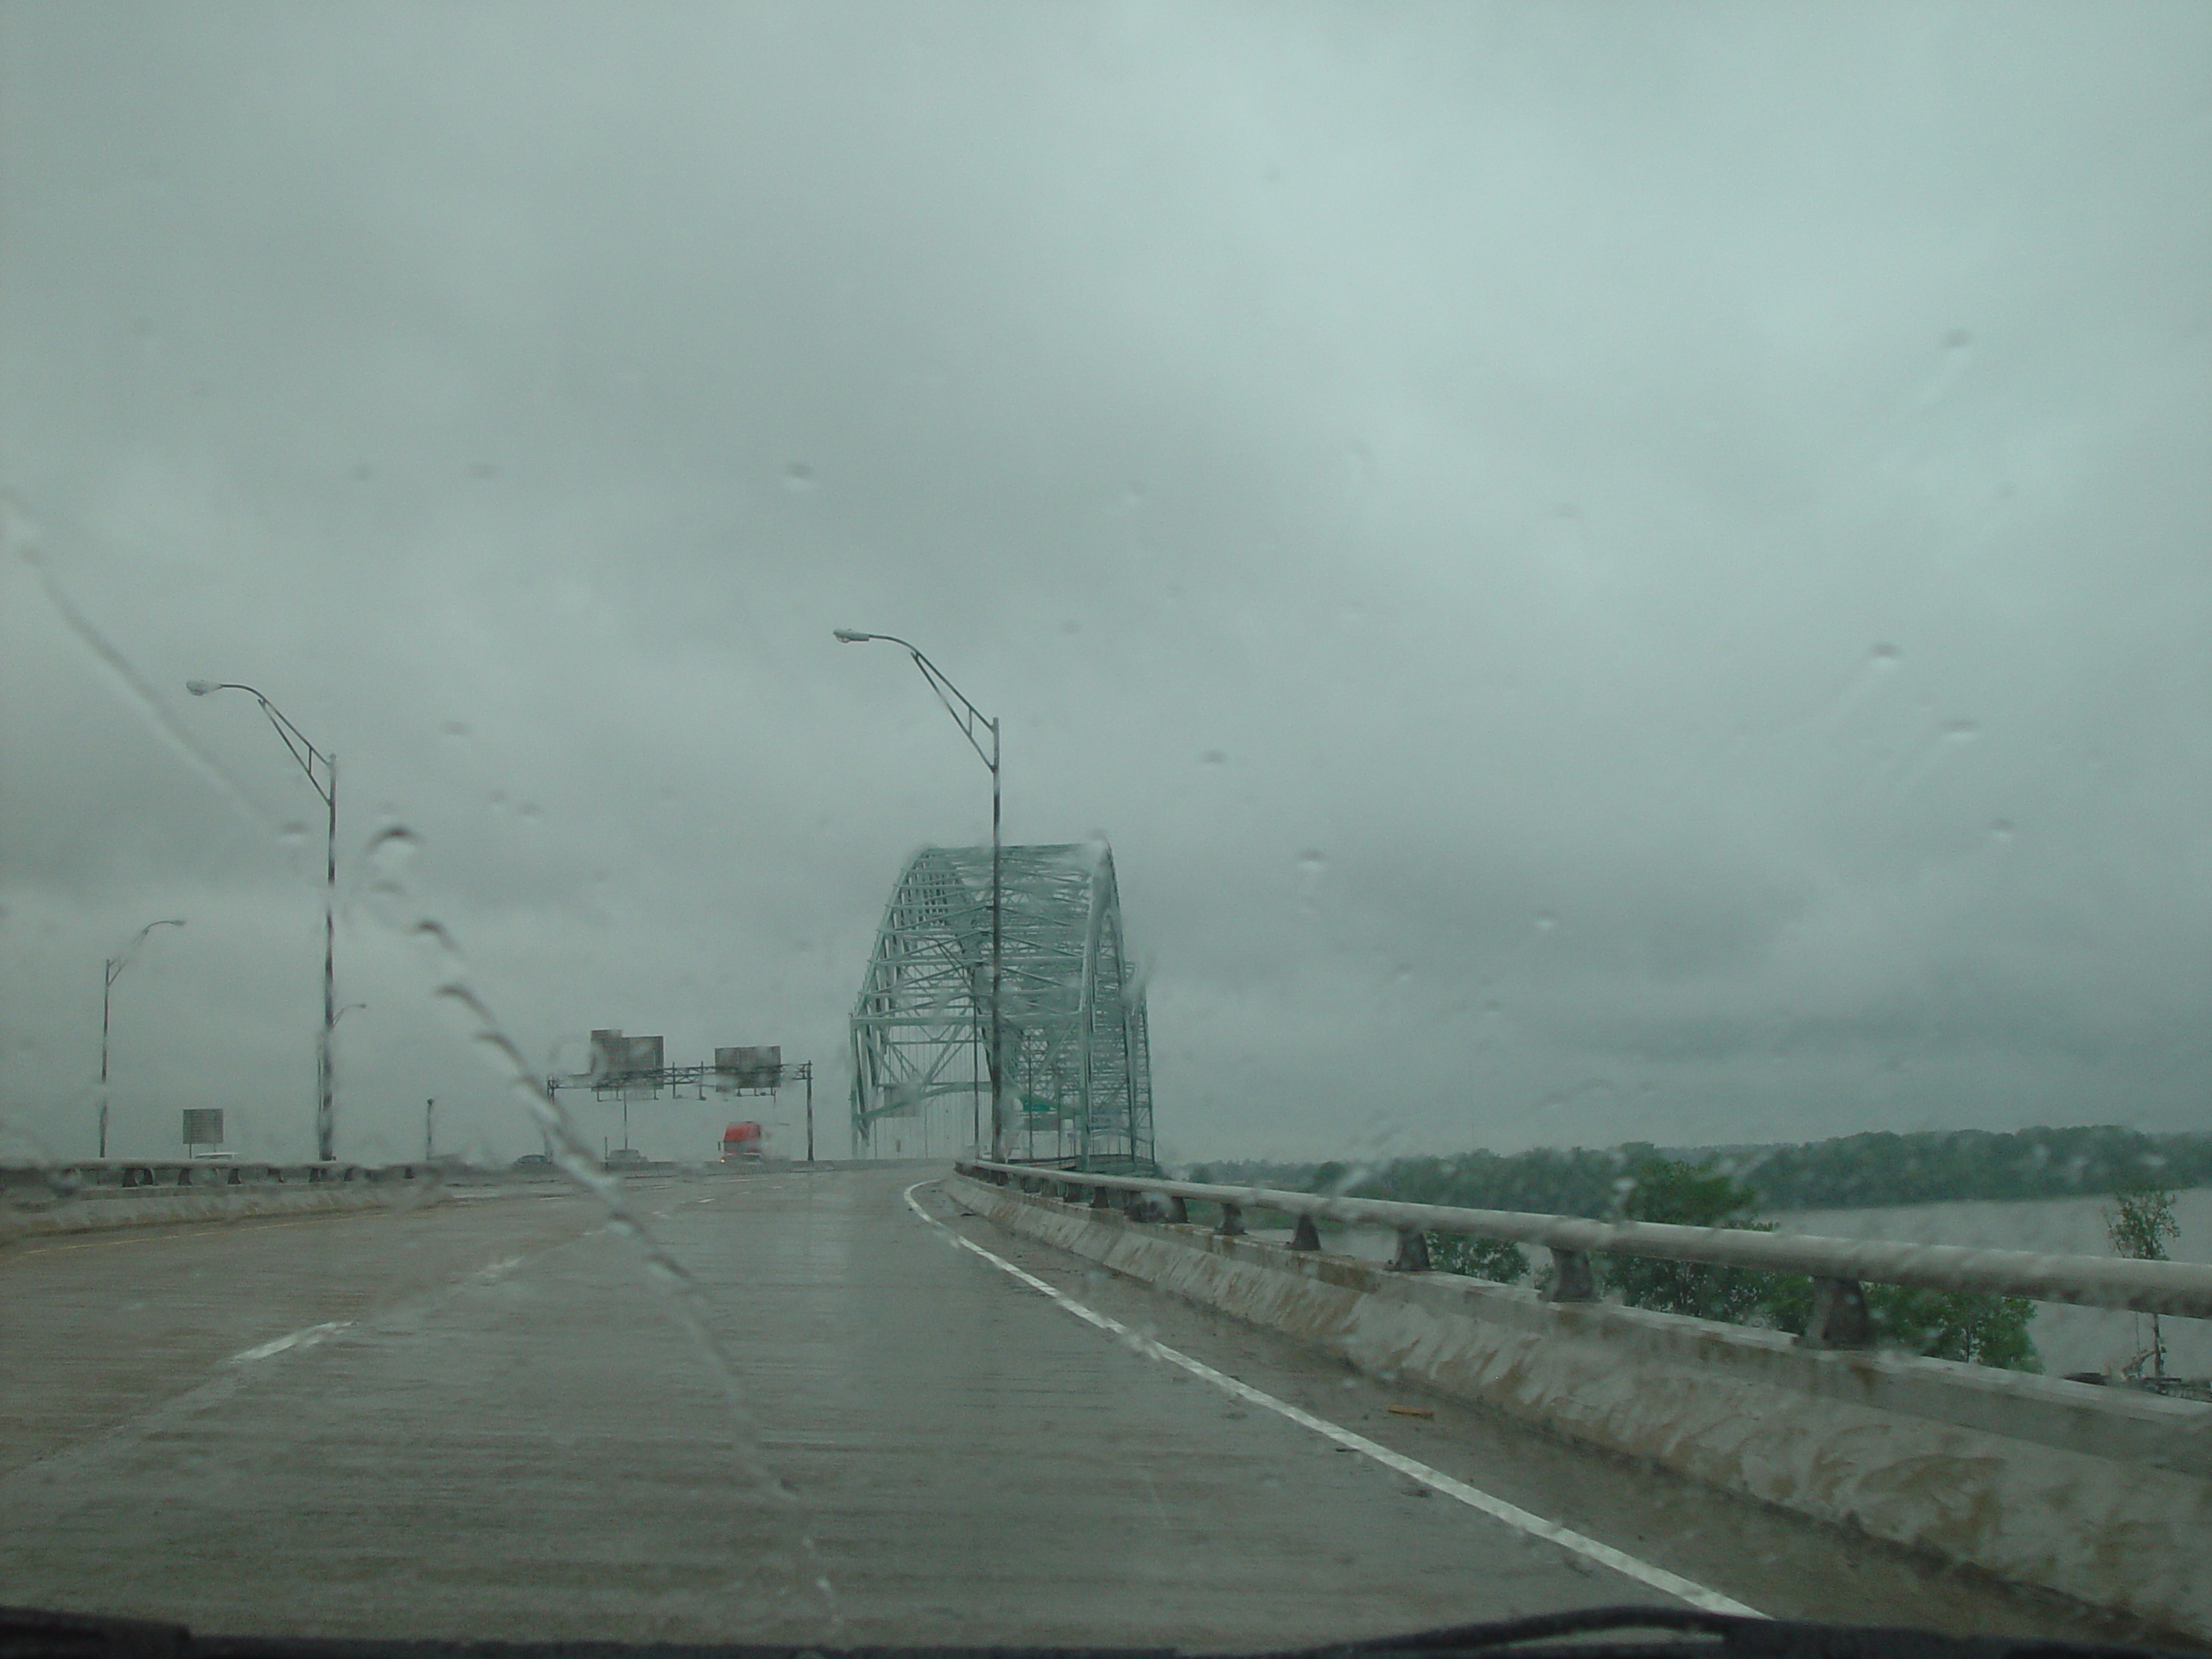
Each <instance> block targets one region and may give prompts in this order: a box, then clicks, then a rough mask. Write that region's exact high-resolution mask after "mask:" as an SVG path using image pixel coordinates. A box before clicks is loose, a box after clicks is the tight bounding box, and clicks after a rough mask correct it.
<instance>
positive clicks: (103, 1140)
mask: <svg viewBox="0 0 2212 1659" xmlns="http://www.w3.org/2000/svg"><path fill="white" fill-rule="evenodd" d="M183 925H184V918H182V917H181V916H179V917H172V918H165V919H163V920H162V921H158V922H149V923H147V924H146V925H145V926H143V927H142V928H140V929H139V930H138V931H137V932H136V933H134V934H133V935H131V938H130V944H126V945H124V947H123V949H122V950H118V951H117V952H116V953H115V954H114V955H113V956H111V957H109V958H108V959H107V983H106V985H105V986H104V987H103V988H101V991H100V1156H101V1157H103V1158H105V1157H106V1156H107V1027H108V1011H109V1008H110V1007H111V1004H112V1003H113V1002H114V1001H115V982H116V980H117V979H118V977H119V976H121V975H122V973H123V970H124V969H125V968H128V967H129V966H130V953H131V952H132V951H134V950H137V948H138V947H139V945H140V944H143V943H144V941H145V938H146V936H147V935H148V934H149V933H150V932H152V931H154V930H155V929H156V928H157V927H182V926H183Z"/></svg>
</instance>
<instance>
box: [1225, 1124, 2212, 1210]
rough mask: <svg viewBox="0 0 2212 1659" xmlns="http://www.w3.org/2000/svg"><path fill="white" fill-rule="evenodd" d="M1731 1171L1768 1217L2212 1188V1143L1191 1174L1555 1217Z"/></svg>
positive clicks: (1845, 1150) (2094, 1141)
mask: <svg viewBox="0 0 2212 1659" xmlns="http://www.w3.org/2000/svg"><path fill="white" fill-rule="evenodd" d="M1662 1158H1663V1159H1666V1160H1669V1161H1674V1162H1679V1163H1683V1164H1688V1165H1691V1166H1698V1167H1701V1168H1705V1169H1709V1170H1714V1171H1717V1172H1719V1173H1723V1174H1726V1175H1728V1176H1730V1177H1732V1178H1733V1179H1735V1180H1737V1181H1738V1182H1740V1183H1741V1184H1742V1185H1745V1186H1746V1187H1748V1188H1749V1189H1750V1190H1751V1192H1753V1193H1754V1194H1755V1198H1754V1202H1755V1204H1756V1205H1758V1207H1759V1208H1762V1209H1764V1210H1765V1211H1770V1212H1771V1211H1779V1210H1846V1209H1864V1208H1868V1207H1871V1206H1874V1205H1903V1204H1941V1203H1948V1202H1953V1201H1956V1200H1960V1199H1967V1198H2097V1197H2102V1196H2104V1195H2106V1194H2108V1193H2112V1192H2121V1191H2131V1190H2134V1189H2138V1188H2142V1187H2148V1186H2157V1187H2164V1188H2166V1189H2168V1190H2170V1191H2180V1190H2183V1189H2184V1188H2188V1187H2192V1186H2204V1185H2212V1135H2207V1134H2177V1135H2148V1134H2145V1133H2144V1132H2143V1131H2142V1130H2139V1129H2129V1128H2120V1127H2118V1126H2116V1125H2109V1124H2107V1125H2100V1126H2094V1127H2089V1128H2032V1129H2016V1130H2012V1131H2010V1132H1992V1131H1988V1130H1981V1129H1956V1130H1929V1131H1923V1132H1918V1133H1915V1134H1910V1135H1894V1134H1890V1133H1886V1132H1882V1133H1875V1134H1868V1135H1843V1136H1840V1137H1839V1138H1837V1139H1834V1140H1830V1141H1808V1142H1804V1143H1802V1144H1798V1145H1789V1146H1768V1147H1723V1148H1711V1147H1696V1148H1692V1149H1689V1150H1688V1151H1678V1152H1662V1150H1661V1149H1660V1148H1659V1147H1656V1146H1652V1145H1650V1144H1649V1143H1646V1142H1642V1141H1630V1142H1629V1143H1628V1144H1626V1145H1624V1146H1619V1147H1536V1148H1535V1149H1533V1150H1531V1151H1528V1152H1517V1153H1511V1154H1499V1153H1495V1152H1485V1151H1482V1150H1479V1149H1478V1150H1477V1151H1473V1152H1467V1153H1461V1154H1457V1155H1456V1156H1452V1157H1443V1158H1396V1159H1392V1160H1389V1162H1387V1163H1381V1164H1376V1165H1374V1166H1365V1167H1361V1166H1351V1165H1347V1164H1344V1163H1339V1162H1331V1163H1319V1164H1315V1163H1282V1162H1268V1161H1262V1160H1243V1161H1232V1162H1222V1163H1213V1164H1207V1165H1203V1166H1198V1168H1194V1169H1193V1170H1192V1172H1191V1177H1192V1179H1194V1180H1220V1181H1228V1182H1233V1183H1236V1184H1238V1185H1243V1184H1247V1183H1249V1184H1252V1185H1266V1186H1276V1187H1284V1188H1288V1189H1290V1190H1292V1191H1295V1192H1345V1193H1356V1194H1357V1195H1358V1196H1360V1197H1362V1198H1395V1199H1399V1200H1402V1201H1403V1202H1406V1203H1409V1204H1454V1205H1465V1206H1467V1207H1469V1208H1471V1209H1477V1210H1528V1211H1540V1212H1542V1213H1544V1214H1548V1215H1568V1216H1592V1217H1607V1216H1616V1215H1618V1214H1620V1213H1621V1209H1620V1206H1621V1204H1622V1202H1623V1199H1624V1196H1625V1194H1626V1192H1627V1191H1628V1189H1629V1187H1630V1185H1632V1184H1633V1182H1634V1179H1635V1173H1634V1172H1635V1171H1636V1170H1637V1169H1638V1168H1639V1167H1641V1166H1643V1165H1645V1164H1649V1163H1651V1162H1653V1161H1655V1160H1660V1159H1662Z"/></svg>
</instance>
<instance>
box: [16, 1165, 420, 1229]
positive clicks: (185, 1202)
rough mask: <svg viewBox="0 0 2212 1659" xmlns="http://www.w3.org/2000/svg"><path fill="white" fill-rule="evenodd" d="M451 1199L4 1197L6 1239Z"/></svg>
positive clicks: (171, 1190) (218, 1191) (259, 1189)
mask: <svg viewBox="0 0 2212 1659" xmlns="http://www.w3.org/2000/svg"><path fill="white" fill-rule="evenodd" d="M446 1197H447V1193H446V1190H445V1187H444V1186H443V1185H442V1183H440V1182H437V1181H435V1180H414V1181H405V1182H384V1181H343V1182H340V1181H328V1182H317V1183H315V1185H298V1186H290V1185H265V1186H234V1187H220V1186H207V1187H99V1188H86V1189H85V1190H83V1191H81V1192H76V1193H73V1194H71V1195H68V1196H67V1197H60V1198H53V1199H52V1200H51V1201H50V1202H44V1203H41V1202H35V1201H32V1200H30V1199H29V1198H27V1197H26V1196H25V1195H24V1194H22V1193H21V1192H11V1193H10V1195H9V1197H8V1200H7V1201H6V1202H5V1203H0V1244H7V1243H12V1242H14V1241H15V1240H16V1239H22V1238H41V1237H49V1236H53V1235H54V1234H57V1233H87V1232H99V1231H104V1230H107V1229H110V1228H118V1227H161V1226H175V1225H177V1224H181V1223H186V1222H211V1221H237V1220H242V1219H245V1218H247V1217H254V1216H299V1215H337V1214H341V1213H343V1212H346V1211H360V1210H411V1209H414V1208H416V1206H418V1205H425V1204H436V1203H438V1202H440V1201H441V1200H442V1199H443V1198H446Z"/></svg>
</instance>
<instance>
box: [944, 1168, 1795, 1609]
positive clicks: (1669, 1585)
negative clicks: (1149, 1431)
mask: <svg viewBox="0 0 2212 1659" xmlns="http://www.w3.org/2000/svg"><path fill="white" fill-rule="evenodd" d="M926 1185H928V1183H927V1182H926V1181H916V1182H915V1183H914V1185H912V1186H910V1187H908V1188H907V1189H906V1207H907V1208H908V1209H909V1210H912V1211H913V1212H914V1213H915V1214H916V1215H918V1216H919V1217H921V1218H922V1219H923V1220H924V1221H925V1222H926V1223H928V1224H930V1225H931V1226H932V1227H934V1228H936V1229H938V1231H940V1232H942V1233H944V1235H945V1236H946V1237H948V1238H950V1239H951V1240H952V1242H953V1243H956V1244H957V1245H959V1246H960V1247H961V1248H962V1249H967V1250H973V1251H974V1252H975V1253H976V1255H980V1256H982V1258H983V1260H984V1261H986V1262H989V1263H990V1264H991V1265H992V1266H993V1267H995V1268H999V1269H1000V1270H1001V1272H1005V1273H1010V1274H1013V1275H1014V1277H1015V1278H1017V1279H1019V1280H1020V1281H1021V1282H1022V1283H1023V1284H1025V1285H1027V1286H1028V1287H1030V1289H1032V1290H1033V1291H1036V1292H1037V1293H1038V1294H1040V1295H1044V1296H1048V1297H1050V1298H1051V1299H1052V1300H1053V1301H1055V1302H1057V1303H1058V1304H1059V1305H1060V1306H1062V1307H1064V1308H1065V1309H1066V1310H1067V1311H1068V1312H1069V1313H1072V1314H1074V1315H1075V1316H1076V1318H1077V1319H1081V1320H1083V1321H1084V1323H1085V1324H1087V1325H1096V1326H1097V1327H1098V1328H1099V1329H1100V1330H1101V1331H1105V1332H1111V1333H1112V1334H1113V1335H1115V1336H1117V1337H1119V1338H1122V1341H1124V1342H1126V1343H1128V1344H1129V1345H1130V1346H1132V1347H1134V1348H1135V1349H1136V1350H1137V1351H1139V1352H1141V1353H1142V1354H1145V1355H1146V1356H1147V1357H1150V1358H1153V1359H1157V1360H1161V1361H1164V1362H1165V1363H1167V1364H1170V1365H1176V1366H1179V1367H1181V1368H1182V1369H1183V1370H1186V1371H1188V1372H1189V1373H1190V1374H1191V1375H1192V1376H1195V1377H1198V1378H1199V1379H1200V1380H1202V1381H1204V1382H1207V1383H1212V1384H1213V1385H1214V1387H1216V1388H1217V1389H1221V1390H1222V1391H1223V1392H1224V1393H1225V1394H1230V1395H1235V1396H1236V1398H1237V1399H1239V1400H1242V1401H1244V1402H1247V1403H1248V1404H1250V1405H1255V1406H1263V1407H1265V1408H1267V1409H1268V1410H1269V1411H1272V1412H1274V1413H1275V1414H1277V1415H1279V1416H1283V1417H1287V1418H1289V1419H1290V1421H1292V1422H1294V1423H1296V1424H1297V1425H1298V1426H1299V1427H1300V1428H1310V1429H1312V1430H1313V1432H1314V1433H1316V1434H1319V1435H1320V1436H1321V1437H1322V1438H1323V1439H1324V1440H1333V1441H1335V1442H1336V1444H1338V1446H1343V1447H1344V1449H1345V1450H1346V1451H1349V1452H1358V1453H1359V1454H1360V1455H1361V1456H1363V1457H1367V1458H1372V1459H1374V1460H1375V1461H1376V1462H1377V1463H1379V1464H1381V1465H1383V1467H1384V1468H1386V1469H1392V1470H1395V1471H1397V1472H1398V1473H1399V1474H1402V1475H1404V1476H1406V1477H1407V1478H1408V1479H1412V1480H1417V1481H1419V1482H1420V1483H1421V1484H1422V1485H1424V1486H1426V1487H1427V1488H1428V1489H1429V1490H1430V1491H1436V1492H1441V1493H1443V1494H1444V1496H1445V1497H1453V1498H1457V1499H1459V1502H1460V1503H1465V1505H1466V1506H1467V1507H1468V1508H1469V1509H1471V1510H1481V1511H1482V1512H1483V1513H1484V1515H1487V1516H1490V1517H1491V1519H1492V1520H1495V1521H1503V1522H1505V1524H1506V1525H1507V1526H1509V1527H1513V1528H1516V1529H1519V1530H1520V1531H1522V1532H1525V1533H1527V1534H1529V1536H1531V1537H1534V1538H1541V1539H1542V1540H1543V1541H1545V1542H1547V1543H1551V1544H1557V1545H1558V1546H1559V1547H1560V1548H1561V1549H1566V1550H1571V1551H1573V1553H1574V1554H1577V1555H1580V1556H1582V1557H1583V1558H1584V1559H1586V1560H1592V1561H1595V1562H1597V1563H1598V1564H1599V1566H1600V1567H1611V1569H1612V1570H1613V1571H1614V1572H1616V1573H1619V1574H1621V1575H1622V1576H1623V1577H1624V1578H1630V1579H1634V1580H1636V1581H1637V1583H1638V1584H1643V1585H1648V1586H1650V1587H1651V1588H1652V1589H1654V1590H1660V1591H1663V1592H1666V1593H1667V1594H1668V1595H1670V1596H1673V1597H1675V1598H1676V1599H1678V1600H1681V1601H1686V1602H1688V1604H1689V1605H1691V1606H1693V1607H1697V1608H1701V1609H1703V1610H1704V1611H1707V1612H1708V1613H1733V1614H1735V1615H1737V1616H1738V1618H1766V1617H1767V1615H1766V1614H1764V1613H1762V1612H1761V1611H1759V1610H1758V1608H1756V1607H1748V1606H1745V1605H1744V1604H1743V1603H1742V1602H1740V1601H1737V1600H1735V1599H1732V1597H1728V1596H1724V1595H1722V1594H1721V1593H1720V1592H1719V1591H1718V1590H1708V1589H1707V1588H1706V1587H1705V1586H1703V1585H1701V1584H1699V1583H1696V1582H1694V1580H1689V1579H1686V1578H1683V1577H1681V1575H1680V1574H1678V1573H1669V1572H1668V1571H1667V1569H1666V1568H1664V1567H1654V1566H1652V1565H1651V1563H1650V1562H1649V1561H1641V1560H1637V1558H1636V1557H1635V1556H1633V1555H1630V1554H1624V1552H1622V1551H1620V1550H1618V1549H1615V1548H1613V1547H1612V1546H1611V1544H1601V1543H1599V1541H1597V1540H1596V1539H1595V1538H1586V1537H1585V1536H1583V1535H1582V1534H1580V1533H1579V1532H1576V1531H1574V1530H1573V1529H1571V1528H1567V1527H1562V1526H1560V1524H1558V1522H1553V1521H1547V1520H1545V1519H1544V1517H1543V1516H1541V1515H1535V1514H1531V1513H1530V1512H1529V1510H1524V1509H1522V1507H1521V1506H1520V1505H1519V1504H1517V1503H1507V1502H1506V1501H1505V1500H1504V1499H1503V1498H1502V1497H1491V1494H1490V1493H1488V1492H1485V1491H1483V1490H1482V1489H1481V1488H1480V1487H1478V1486H1470V1485H1468V1484H1467V1483H1466V1482H1465V1481H1464V1480H1455V1479H1453V1478H1452V1477H1451V1476H1450V1475H1447V1474H1446V1473H1445V1472H1444V1471H1442V1470H1440V1469H1432V1468H1430V1467H1429V1466H1428V1465H1427V1464H1425V1463H1422V1462H1421V1461H1419V1460H1418V1459H1414V1458H1409V1457H1408V1456H1406V1455H1405V1454H1404V1453H1403V1452H1393V1451H1392V1450H1391V1449H1390V1448H1389V1446H1383V1445H1381V1444H1378V1443H1377V1442H1376V1441H1374V1440H1369V1439H1368V1438H1367V1437H1366V1436H1365V1435H1364V1434H1355V1433H1352V1431H1351V1430H1350V1429H1348V1428H1340V1427H1338V1426H1337V1425H1336V1424H1334V1423H1332V1422H1330V1421H1328V1420H1327V1419H1325V1418H1321V1417H1316V1416H1315V1415H1314V1414H1313V1413H1312V1412H1310V1411H1306V1410H1304V1409H1302V1408H1300V1407H1297V1406H1294V1405H1292V1404H1291V1403H1290V1402H1289V1401H1287V1400H1278V1399H1276V1398H1275V1397H1274V1395H1272V1394H1268V1393H1265V1392H1263V1391H1262V1390H1261V1389H1255V1388H1254V1387H1253V1386H1252V1385H1251V1384H1250V1383H1240V1382H1238V1381H1237V1380H1236V1378H1235V1377H1233V1376H1230V1375H1229V1374H1228V1373H1227V1372H1226V1371H1217V1370H1214V1368H1213V1367H1212V1366H1211V1365H1208V1364H1206V1363H1205V1362H1204V1361H1202V1360H1196V1359H1192V1357H1190V1356H1189V1355H1188V1354H1185V1353H1183V1352H1180V1351H1178V1350H1176V1349H1173V1348H1170V1347H1168V1346H1167V1345H1166V1344H1164V1343H1158V1342H1154V1340H1153V1339H1152V1338H1150V1337H1147V1336H1146V1335H1145V1334H1144V1333H1143V1332H1141V1331H1132V1330H1131V1329H1130V1328H1129V1327H1128V1325H1123V1324H1122V1322H1121V1321H1120V1320H1119V1319H1109V1317H1108V1316H1107V1315H1105V1314H1103V1313H1098V1312H1097V1311H1096V1310H1095V1309H1092V1308H1088V1307H1085V1306H1084V1305H1083V1304H1082V1303H1081V1302H1078V1301H1077V1300H1075V1298H1074V1297H1072V1296H1070V1295H1069V1294H1066V1293H1065V1291H1063V1290H1060V1289H1059V1288H1058V1287H1056V1286H1053V1285H1048V1284H1046V1282H1045V1281H1043V1280H1042V1279H1039V1277H1037V1275H1036V1274H1033V1273H1026V1272H1024V1271H1023V1270H1022V1269H1021V1268H1017V1267H1016V1266H1014V1263H1013V1262H1009V1261H1007V1259H1006V1258H1005V1257H1004V1256H1001V1255H993V1254H992V1253H991V1252H990V1251H988V1250H987V1249H984V1248H983V1247H982V1245H980V1244H978V1243H976V1241H975V1240H974V1239H972V1238H969V1237H968V1236H966V1235H965V1234H963V1233H957V1232H955V1231H954V1230H952V1229H951V1228H950V1227H947V1226H946V1225H945V1224H944V1223H943V1222H941V1221H939V1220H938V1218H937V1217H935V1216H932V1215H931V1214H930V1213H929V1211H926V1210H925V1209H923V1208H922V1206H921V1205H918V1204H917V1203H915V1202H914V1193H915V1192H916V1191H917V1190H918V1189H919V1188H921V1187H923V1186H926Z"/></svg>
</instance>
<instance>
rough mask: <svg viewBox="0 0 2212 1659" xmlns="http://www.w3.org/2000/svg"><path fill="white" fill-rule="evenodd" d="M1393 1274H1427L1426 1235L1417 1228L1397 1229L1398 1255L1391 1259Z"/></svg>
mask: <svg viewBox="0 0 2212 1659" xmlns="http://www.w3.org/2000/svg"><path fill="white" fill-rule="evenodd" d="M1390 1271H1391V1272H1393V1273H1427V1271H1429V1266H1428V1235H1427V1233H1425V1232H1423V1231H1422V1230H1421V1229H1420V1228H1418V1227H1401V1228H1399V1229H1398V1254H1397V1255H1395V1257H1393V1258H1392V1259H1391V1262H1390Z"/></svg>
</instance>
